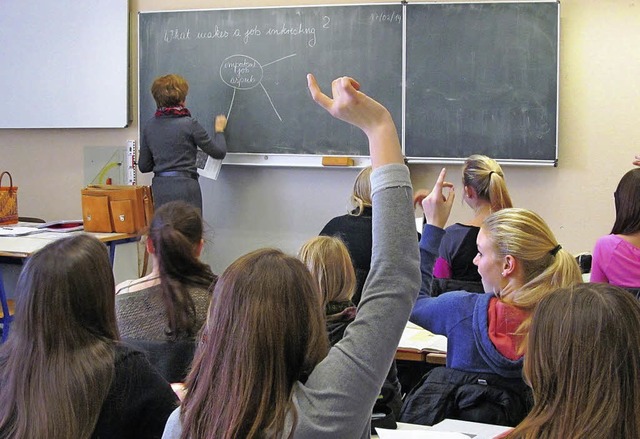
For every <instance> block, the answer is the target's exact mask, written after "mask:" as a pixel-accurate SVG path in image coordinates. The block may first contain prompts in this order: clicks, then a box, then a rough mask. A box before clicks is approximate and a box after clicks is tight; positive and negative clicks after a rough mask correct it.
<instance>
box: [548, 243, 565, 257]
mask: <svg viewBox="0 0 640 439" xmlns="http://www.w3.org/2000/svg"><path fill="white" fill-rule="evenodd" d="M561 248H562V246H561V245H560V244H558V245H556V246H555V247H554V248H552V249H551V250H549V254H550V255H551V256H555V255H556V254H558V252H559V251H560V249H561Z"/></svg>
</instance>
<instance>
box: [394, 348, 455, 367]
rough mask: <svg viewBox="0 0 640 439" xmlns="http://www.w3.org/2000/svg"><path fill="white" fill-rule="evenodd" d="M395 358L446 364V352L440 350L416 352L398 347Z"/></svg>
mask: <svg viewBox="0 0 640 439" xmlns="http://www.w3.org/2000/svg"><path fill="white" fill-rule="evenodd" d="M396 360H405V361H418V362H422V363H429V364H437V365H442V366H444V365H446V364H447V354H445V353H440V352H416V351H414V350H406V349H402V348H401V347H398V349H397V350H396Z"/></svg>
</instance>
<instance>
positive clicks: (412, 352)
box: [396, 322, 447, 365]
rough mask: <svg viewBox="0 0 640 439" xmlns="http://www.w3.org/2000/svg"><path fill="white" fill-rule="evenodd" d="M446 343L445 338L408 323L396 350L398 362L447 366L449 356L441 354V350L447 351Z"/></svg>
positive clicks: (444, 353)
mask: <svg viewBox="0 0 640 439" xmlns="http://www.w3.org/2000/svg"><path fill="white" fill-rule="evenodd" d="M446 341H447V340H446V338H445V337H444V336H442V335H436V334H433V333H431V332H429V331H427V330H426V329H423V328H421V327H420V326H417V325H415V324H413V323H410V322H408V323H407V326H406V327H405V329H404V332H403V334H402V338H401V339H400V343H399V345H398V348H397V349H396V360H405V361H417V362H421V363H430V364H438V365H443V364H446V362H447V354H446V352H440V350H442V351H444V350H446ZM425 348H428V349H425ZM421 349H423V350H421ZM432 350H438V352H432Z"/></svg>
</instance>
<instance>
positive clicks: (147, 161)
mask: <svg viewBox="0 0 640 439" xmlns="http://www.w3.org/2000/svg"><path fill="white" fill-rule="evenodd" d="M153 166H154V162H153V155H152V154H151V149H149V144H148V142H147V133H146V128H143V130H142V134H141V136H140V153H139V154H138V168H140V172H151V171H153Z"/></svg>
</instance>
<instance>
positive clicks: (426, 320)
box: [411, 193, 582, 378]
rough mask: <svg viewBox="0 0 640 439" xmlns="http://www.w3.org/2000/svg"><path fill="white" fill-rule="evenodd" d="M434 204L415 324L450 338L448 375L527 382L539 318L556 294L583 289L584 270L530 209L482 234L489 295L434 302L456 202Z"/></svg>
mask: <svg viewBox="0 0 640 439" xmlns="http://www.w3.org/2000/svg"><path fill="white" fill-rule="evenodd" d="M432 198H435V195H433V196H432V195H430V196H429V197H427V198H425V199H424V201H423V202H422V204H423V207H424V209H425V213H426V214H427V219H428V222H429V224H427V225H425V227H424V231H423V234H422V240H421V241H420V253H421V261H420V266H421V269H422V288H421V292H420V295H419V296H418V300H417V302H416V305H415V307H414V309H413V312H412V313H411V321H412V322H414V323H416V324H418V325H420V326H422V327H423V328H426V329H428V330H430V331H433V332H435V333H437V334H443V335H446V336H447V340H448V346H449V355H447V367H452V368H454V369H458V370H464V371H472V372H487V373H495V374H498V375H500V376H504V377H510V378H516V377H520V375H521V371H522V354H523V351H522V342H523V340H524V336H525V335H526V330H527V328H528V326H529V322H530V320H531V312H532V311H533V310H534V308H535V306H536V305H537V304H538V302H539V301H540V300H541V299H542V298H543V297H545V296H546V295H547V294H549V293H550V292H551V291H553V290H555V289H557V288H560V287H566V286H571V285H575V284H577V283H579V282H581V280H582V278H581V274H580V268H579V267H578V264H577V262H576V260H575V258H573V256H572V255H571V254H569V253H567V252H566V251H565V250H564V249H562V246H561V245H560V244H559V243H558V241H557V240H556V238H555V237H554V236H553V233H552V232H551V230H550V229H549V227H548V226H547V224H546V223H545V222H544V220H543V219H542V218H540V216H538V215H537V214H536V213H534V212H532V211H530V210H526V209H518V208H510V209H502V210H500V211H498V212H496V213H493V214H491V215H489V216H488V217H487V218H486V219H485V221H484V223H483V224H482V226H481V227H480V232H479V233H478V240H477V246H478V253H477V255H476V257H475V259H474V263H475V264H476V265H477V266H478V272H479V273H480V276H481V277H482V285H483V286H484V289H485V291H486V293H487V294H473V293H468V292H466V291H455V292H449V293H447V294H444V295H442V296H439V297H430V296H429V295H428V291H429V290H430V288H431V281H432V280H433V272H432V270H433V264H434V260H435V258H436V254H437V249H438V247H439V244H440V241H441V239H442V237H443V235H444V234H445V231H444V229H442V225H443V224H444V223H445V222H446V218H447V217H448V216H449V211H450V200H451V199H452V198H453V194H452V193H451V194H450V195H449V198H448V199H447V200H448V201H449V204H444V203H443V202H442V201H440V202H438V201H439V200H435V201H434V200H432ZM441 206H445V207H446V206H448V210H446V209H443V207H441ZM434 211H435V212H436V213H434ZM442 211H444V213H441V216H440V217H437V213H438V212H442ZM430 216H431V217H432V219H430V218H429V217H430ZM441 218H444V221H443V220H442V219H441Z"/></svg>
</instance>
